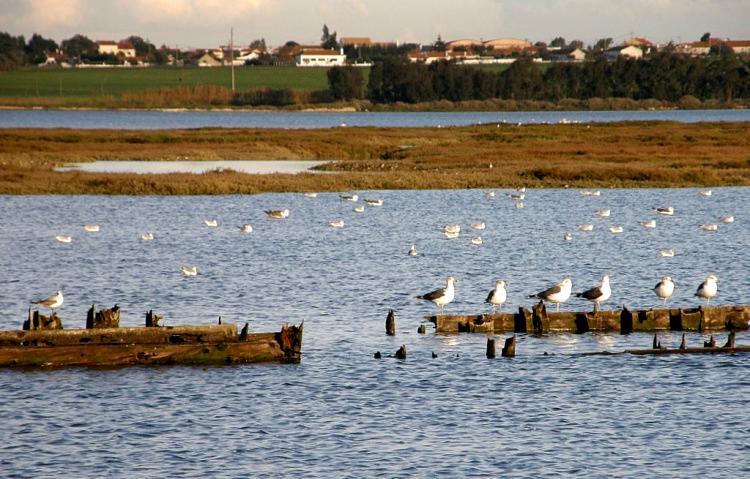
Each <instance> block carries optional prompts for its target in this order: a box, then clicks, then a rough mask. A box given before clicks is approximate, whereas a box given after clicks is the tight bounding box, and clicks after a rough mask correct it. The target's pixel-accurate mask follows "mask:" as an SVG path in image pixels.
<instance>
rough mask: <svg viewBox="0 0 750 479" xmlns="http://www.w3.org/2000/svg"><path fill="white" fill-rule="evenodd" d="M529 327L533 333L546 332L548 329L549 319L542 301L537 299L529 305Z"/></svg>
mask: <svg viewBox="0 0 750 479" xmlns="http://www.w3.org/2000/svg"><path fill="white" fill-rule="evenodd" d="M531 313H532V316H531V327H532V331H533V332H534V333H535V334H542V333H546V332H548V331H549V330H550V320H549V316H547V307H546V306H545V305H544V301H541V300H540V301H539V302H538V303H537V304H535V305H534V306H532V307H531Z"/></svg>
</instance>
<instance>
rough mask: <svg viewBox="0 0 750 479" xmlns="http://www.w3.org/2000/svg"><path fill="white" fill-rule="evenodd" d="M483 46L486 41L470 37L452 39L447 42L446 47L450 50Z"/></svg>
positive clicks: (472, 48)
mask: <svg viewBox="0 0 750 479" xmlns="http://www.w3.org/2000/svg"><path fill="white" fill-rule="evenodd" d="M483 47H484V43H482V42H481V41H480V40H472V39H470V38H462V39H460V40H451V41H450V42H448V43H446V44H445V49H446V50H448V51H450V52H452V51H455V50H474V49H477V48H483Z"/></svg>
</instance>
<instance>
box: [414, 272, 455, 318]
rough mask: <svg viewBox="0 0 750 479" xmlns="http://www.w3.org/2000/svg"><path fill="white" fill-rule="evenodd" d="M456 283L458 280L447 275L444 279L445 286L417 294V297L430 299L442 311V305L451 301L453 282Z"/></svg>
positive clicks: (453, 293) (453, 290) (453, 291)
mask: <svg viewBox="0 0 750 479" xmlns="http://www.w3.org/2000/svg"><path fill="white" fill-rule="evenodd" d="M454 283H458V280H457V279H456V278H454V277H453V276H448V279H447V280H446V284H445V288H440V289H436V290H435V291H432V292H430V293H427V294H423V295H420V296H417V298H418V299H424V300H425V301H432V302H433V303H435V305H436V306H437V307H439V308H440V312H441V313H442V312H443V307H444V306H445V305H446V304H448V303H450V302H451V301H453V297H454V295H455V294H456V292H455V289H454V288H453V284H454Z"/></svg>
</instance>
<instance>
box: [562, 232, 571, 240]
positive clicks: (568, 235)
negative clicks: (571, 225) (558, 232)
mask: <svg viewBox="0 0 750 479" xmlns="http://www.w3.org/2000/svg"><path fill="white" fill-rule="evenodd" d="M563 239H564V240H565V241H570V240H572V239H573V235H572V234H570V233H565V234H564V235H563Z"/></svg>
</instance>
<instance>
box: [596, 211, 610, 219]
mask: <svg viewBox="0 0 750 479" xmlns="http://www.w3.org/2000/svg"><path fill="white" fill-rule="evenodd" d="M610 213H611V211H610V210H596V211H594V214H595V215H596V216H598V217H599V218H609V215H610Z"/></svg>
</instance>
